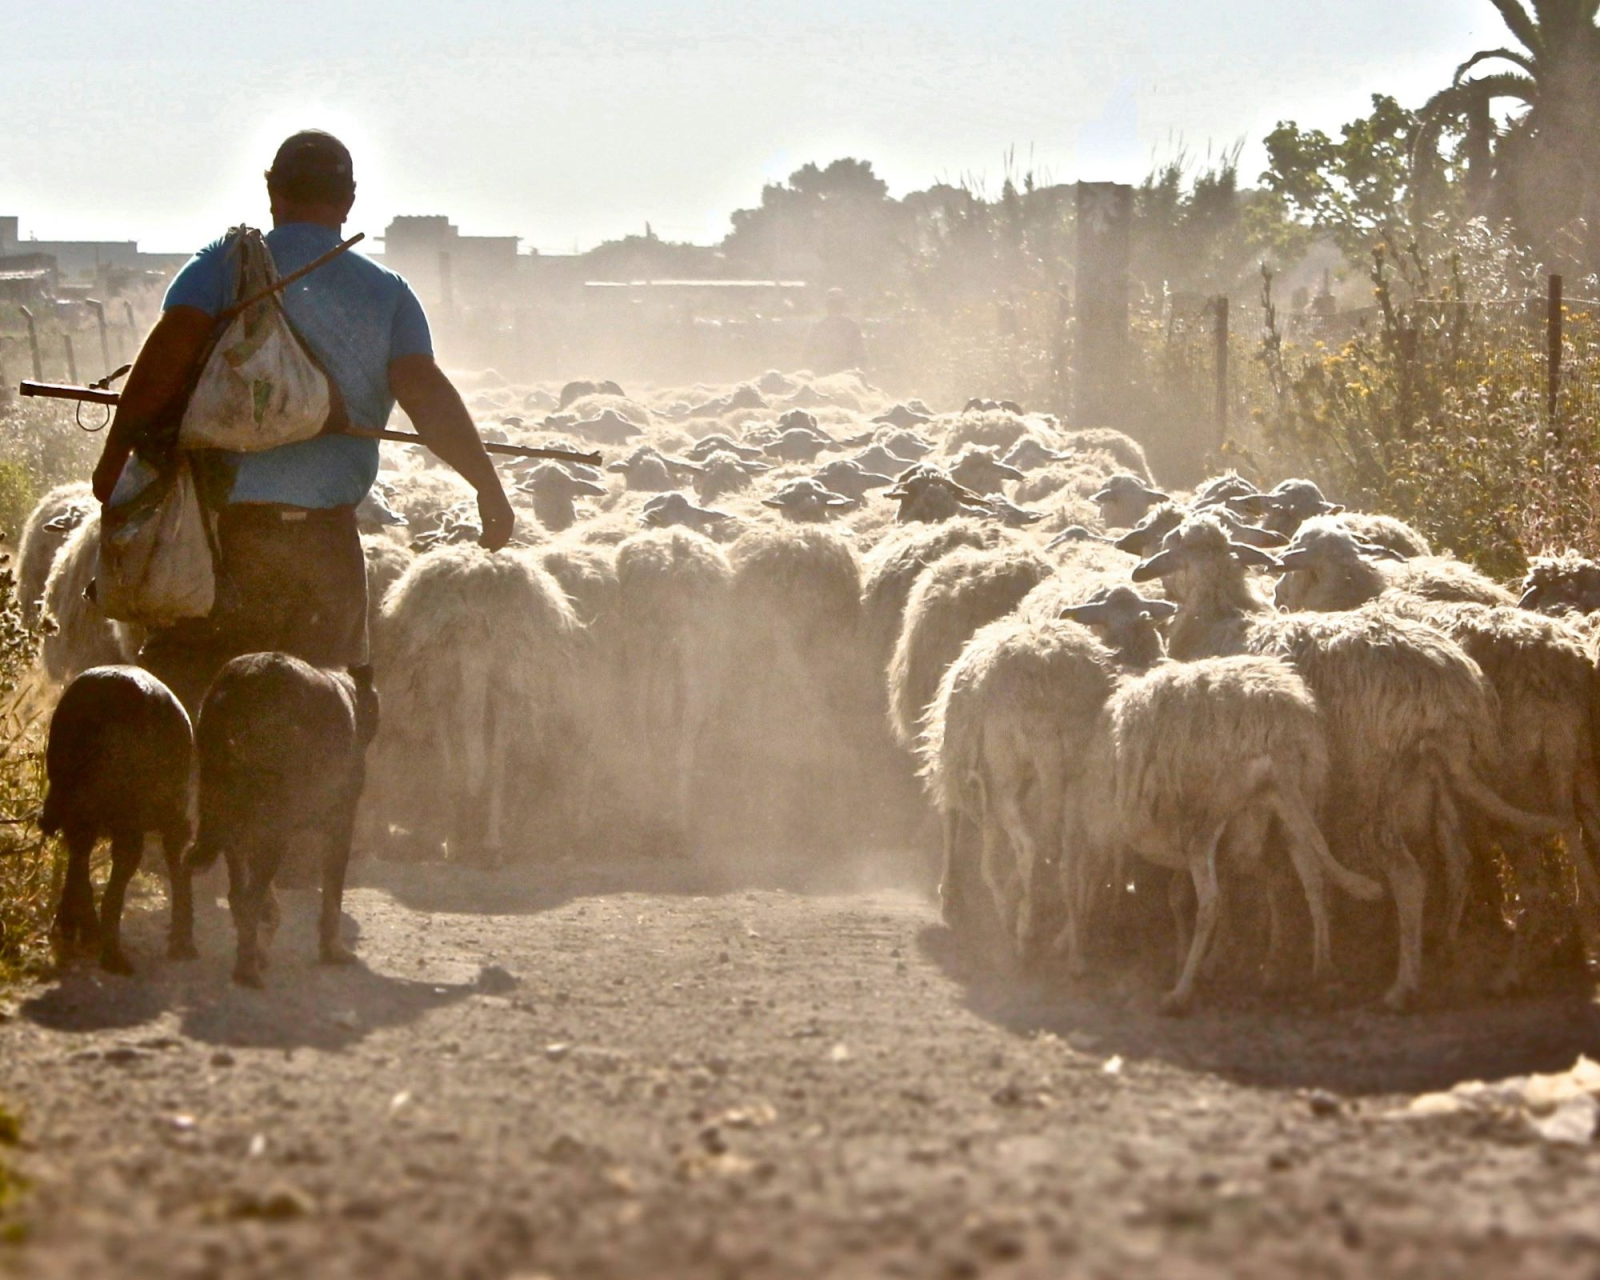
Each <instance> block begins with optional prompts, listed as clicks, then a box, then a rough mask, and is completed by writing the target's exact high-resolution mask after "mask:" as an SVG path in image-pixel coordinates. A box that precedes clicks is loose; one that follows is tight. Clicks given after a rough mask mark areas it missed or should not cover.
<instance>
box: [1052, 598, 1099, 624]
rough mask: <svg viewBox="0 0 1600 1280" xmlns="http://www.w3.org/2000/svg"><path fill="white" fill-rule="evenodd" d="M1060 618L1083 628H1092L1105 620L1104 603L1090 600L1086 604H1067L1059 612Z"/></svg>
mask: <svg viewBox="0 0 1600 1280" xmlns="http://www.w3.org/2000/svg"><path fill="white" fill-rule="evenodd" d="M1061 616H1062V617H1063V618H1065V619H1066V620H1067V621H1068V622H1077V623H1081V624H1082V625H1083V626H1086V627H1092V626H1094V625H1095V624H1096V623H1098V622H1104V621H1105V620H1106V602H1105V601H1104V600H1091V601H1089V603H1087V604H1069V605H1068V606H1067V607H1066V608H1064V609H1063V610H1062V611H1061Z"/></svg>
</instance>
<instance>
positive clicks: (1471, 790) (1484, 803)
mask: <svg viewBox="0 0 1600 1280" xmlns="http://www.w3.org/2000/svg"><path fill="white" fill-rule="evenodd" d="M1431 754H1432V756H1433V759H1434V763H1435V766H1436V768H1439V769H1441V770H1442V771H1443V773H1444V775H1445V777H1446V778H1447V779H1448V781H1449V783H1450V785H1451V787H1452V789H1453V790H1454V791H1455V793H1456V795H1458V796H1459V797H1460V798H1461V799H1463V800H1465V801H1466V802H1467V803H1468V804H1470V805H1472V807H1473V808H1475V809H1477V810H1478V812H1479V813H1481V814H1483V816H1484V817H1486V818H1488V819H1489V820H1490V821H1491V822H1497V823H1499V824H1500V825H1501V826H1503V827H1509V828H1511V830H1513V831H1519V832H1521V833H1522V834H1523V835H1528V836H1553V835H1558V834H1560V833H1561V832H1562V831H1564V830H1565V829H1566V824H1565V823H1563V822H1562V821H1561V819H1559V818H1550V817H1544V816H1542V815H1540V814H1537V813H1529V812H1528V811H1527V810H1526V809H1519V808H1517V807H1516V806H1515V805H1513V804H1509V803H1507V801H1505V800H1504V799H1502V798H1501V797H1500V795H1498V794H1497V793H1496V792H1495V790H1494V788H1493V787H1491V786H1489V785H1488V784H1487V783H1486V782H1484V781H1483V779H1482V778H1480V777H1478V774H1477V771H1476V770H1474V769H1473V767H1472V765H1471V763H1470V762H1469V761H1467V760H1463V759H1462V758H1461V754H1460V753H1459V752H1456V751H1443V750H1440V749H1439V748H1437V747H1434V748H1432V749H1431Z"/></svg>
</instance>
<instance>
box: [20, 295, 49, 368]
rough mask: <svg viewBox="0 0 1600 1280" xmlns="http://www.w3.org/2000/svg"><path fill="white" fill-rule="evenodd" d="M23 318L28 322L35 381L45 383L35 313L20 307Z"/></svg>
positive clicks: (29, 348)
mask: <svg viewBox="0 0 1600 1280" xmlns="http://www.w3.org/2000/svg"><path fill="white" fill-rule="evenodd" d="M17 310H18V311H20V312H22V318H23V319H24V320H26V321H27V322H28V354H29V355H31V356H32V357H33V380H34V381H35V382H43V381H44V363H43V361H41V360H40V359H39V331H38V330H37V329H36V328H34V326H33V312H31V311H29V310H28V308H27V307H18V308H17Z"/></svg>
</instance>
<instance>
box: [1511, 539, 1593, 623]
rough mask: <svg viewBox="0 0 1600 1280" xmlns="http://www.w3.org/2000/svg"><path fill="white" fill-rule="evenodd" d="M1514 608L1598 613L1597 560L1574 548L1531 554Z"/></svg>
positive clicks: (1557, 612)
mask: <svg viewBox="0 0 1600 1280" xmlns="http://www.w3.org/2000/svg"><path fill="white" fill-rule="evenodd" d="M1517 607H1518V608H1519V609H1537V610H1539V611H1540V612H1541V613H1556V614H1563V613H1564V614H1590V613H1595V612H1600V563H1597V562H1596V561H1594V560H1591V559H1589V558H1588V557H1586V556H1582V555H1579V554H1578V553H1577V552H1576V551H1562V552H1558V553H1556V554H1553V555H1541V556H1534V557H1533V558H1532V560H1531V561H1530V563H1529V565H1528V572H1527V574H1526V575H1525V576H1524V577H1523V579H1522V594H1521V596H1520V598H1519V599H1518V600H1517Z"/></svg>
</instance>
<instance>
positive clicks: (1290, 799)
mask: <svg viewBox="0 0 1600 1280" xmlns="http://www.w3.org/2000/svg"><path fill="white" fill-rule="evenodd" d="M1272 803H1273V808H1274V809H1275V810H1276V811H1277V814H1278V818H1279V819H1280V820H1281V821H1282V822H1283V824H1284V825H1285V826H1286V827H1288V828H1289V830H1290V832H1291V833H1292V834H1293V835H1294V837H1295V838H1296V839H1298V840H1299V841H1300V842H1301V844H1303V845H1304V846H1306V847H1307V848H1309V849H1311V850H1312V851H1313V852H1314V853H1315V854H1316V858H1317V864H1318V865H1319V866H1320V867H1321V868H1322V872H1323V874H1324V875H1326V876H1327V877H1328V879H1330V880H1332V881H1333V883H1334V884H1336V885H1338V886H1339V888H1340V889H1342V890H1344V892H1345V893H1348V894H1349V895H1350V896H1351V897H1352V898H1358V899H1360V900H1361V901H1363V902H1376V901H1377V900H1378V899H1379V898H1381V897H1383V886H1382V885H1381V884H1379V883H1378V882H1377V881H1376V880H1373V879H1372V878H1371V877H1369V876H1364V875H1361V874H1360V873H1358V872H1355V871H1352V870H1350V868H1349V867H1347V866H1345V865H1344V863H1342V862H1340V861H1339V860H1338V859H1337V858H1335V857H1334V856H1333V850H1332V849H1330V848H1328V841H1327V839H1326V838H1325V837H1324V836H1323V834H1322V829H1321V828H1320V827H1318V826H1317V820H1316V819H1315V818H1314V817H1312V816H1311V811H1310V810H1309V809H1308V808H1306V803H1305V799H1304V797H1302V796H1301V795H1300V793H1299V792H1298V791H1296V790H1293V789H1292V788H1286V787H1283V786H1274V787H1273V788H1272Z"/></svg>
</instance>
